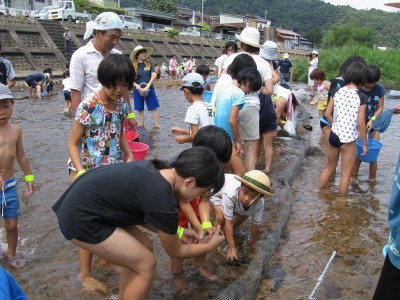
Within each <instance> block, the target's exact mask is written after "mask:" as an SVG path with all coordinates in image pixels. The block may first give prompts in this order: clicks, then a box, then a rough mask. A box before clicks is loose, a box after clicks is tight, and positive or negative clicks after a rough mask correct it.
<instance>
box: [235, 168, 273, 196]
mask: <svg viewBox="0 0 400 300" xmlns="http://www.w3.org/2000/svg"><path fill="white" fill-rule="evenodd" d="M235 178H236V179H237V180H239V181H240V182H241V183H243V184H245V185H247V186H248V187H249V188H251V189H253V190H255V191H257V192H259V193H261V194H263V195H270V196H272V195H273V194H272V193H271V184H270V182H269V178H268V176H267V175H266V174H265V173H264V172H261V171H259V170H251V171H248V172H246V173H245V174H244V175H243V177H239V176H236V175H235Z"/></svg>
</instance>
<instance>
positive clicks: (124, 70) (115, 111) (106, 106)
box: [68, 54, 135, 292]
mask: <svg viewBox="0 0 400 300" xmlns="http://www.w3.org/2000/svg"><path fill="white" fill-rule="evenodd" d="M97 76H98V80H99V82H100V83H101V85H102V88H101V89H100V90H99V91H97V92H95V93H93V94H91V95H90V96H89V97H87V98H86V99H85V100H84V101H82V102H81V103H80V104H79V106H78V109H77V111H76V115H75V121H74V123H73V125H72V130H71V135H70V137H69V141H68V151H69V155H70V158H71V159H70V161H69V163H68V167H69V169H70V178H71V180H73V181H74V180H75V179H76V178H78V177H79V176H81V175H82V174H84V173H85V172H86V171H89V170H91V169H94V168H97V167H99V166H104V165H109V164H114V163H118V162H123V160H124V154H125V156H126V158H127V159H126V160H127V161H133V160H134V158H133V155H132V152H131V151H130V149H129V146H128V144H127V141H126V139H125V136H124V134H123V121H124V120H125V119H126V118H133V117H134V115H133V114H128V112H129V108H128V104H127V103H126V101H125V100H124V98H123V96H124V95H125V94H126V93H127V92H128V91H129V90H130V89H132V86H133V80H134V79H135V70H134V69H133V66H132V63H131V61H130V60H129V58H128V57H126V56H125V55H122V54H110V55H109V56H107V57H106V58H105V59H104V60H103V61H102V62H101V63H100V65H99V68H98V70H97ZM79 254H80V267H81V270H80V274H79V277H80V279H81V281H82V283H83V285H84V287H85V289H88V290H98V291H102V292H105V291H106V288H105V286H104V285H103V284H102V283H101V282H100V281H98V280H97V279H95V278H93V277H92V275H91V261H92V254H91V253H90V252H88V251H87V250H84V249H80V252H79Z"/></svg>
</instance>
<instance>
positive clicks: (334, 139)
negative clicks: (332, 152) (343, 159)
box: [329, 130, 343, 148]
mask: <svg viewBox="0 0 400 300" xmlns="http://www.w3.org/2000/svg"><path fill="white" fill-rule="evenodd" d="M329 144H331V146H332V147H335V148H340V147H342V146H343V143H342V142H341V141H340V139H339V137H338V136H337V135H336V133H334V132H333V131H332V130H331V133H330V134H329Z"/></svg>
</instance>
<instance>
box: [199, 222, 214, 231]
mask: <svg viewBox="0 0 400 300" xmlns="http://www.w3.org/2000/svg"><path fill="white" fill-rule="evenodd" d="M201 228H202V229H203V230H206V229H208V228H212V223H211V222H210V221H206V222H203V223H201Z"/></svg>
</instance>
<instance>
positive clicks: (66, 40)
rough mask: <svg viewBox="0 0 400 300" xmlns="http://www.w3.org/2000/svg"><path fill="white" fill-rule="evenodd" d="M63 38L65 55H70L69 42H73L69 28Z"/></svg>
mask: <svg viewBox="0 0 400 300" xmlns="http://www.w3.org/2000/svg"><path fill="white" fill-rule="evenodd" d="M63 38H64V52H65V54H68V53H69V42H70V41H71V38H72V37H71V32H69V29H68V28H65V31H64V33H63Z"/></svg>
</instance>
